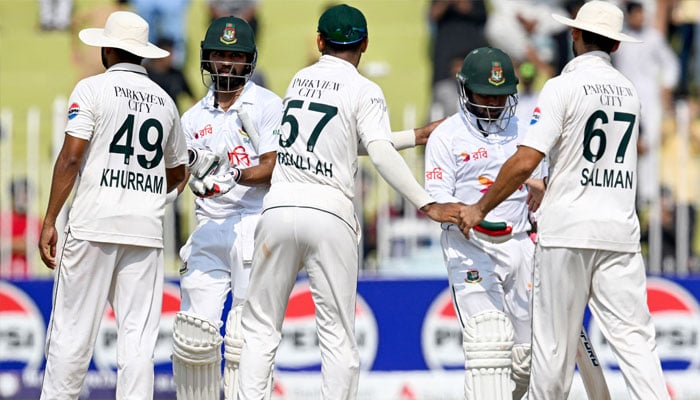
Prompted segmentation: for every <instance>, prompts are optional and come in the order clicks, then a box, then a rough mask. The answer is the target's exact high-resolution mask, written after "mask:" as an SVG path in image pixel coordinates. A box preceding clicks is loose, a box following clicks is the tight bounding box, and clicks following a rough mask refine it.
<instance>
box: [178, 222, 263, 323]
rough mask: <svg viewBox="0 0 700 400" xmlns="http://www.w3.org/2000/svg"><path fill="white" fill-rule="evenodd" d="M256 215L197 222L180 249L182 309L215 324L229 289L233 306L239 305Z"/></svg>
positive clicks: (246, 272) (242, 296)
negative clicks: (182, 263) (183, 266)
mask: <svg viewBox="0 0 700 400" xmlns="http://www.w3.org/2000/svg"><path fill="white" fill-rule="evenodd" d="M259 218H260V216H259V215H258V214H244V215H235V216H232V217H229V218H227V219H221V220H202V221H201V222H200V223H199V225H198V226H197V228H196V229H195V230H194V232H192V234H191V235H190V237H189V239H188V240H187V243H185V245H184V246H183V247H182V249H181V250H180V258H182V260H184V263H185V268H183V270H182V272H181V276H180V293H181V297H182V302H181V304H180V309H181V310H182V311H187V312H191V313H194V314H197V315H199V316H200V317H202V318H206V319H207V320H208V321H211V322H212V323H216V322H217V321H221V320H222V315H221V313H222V312H223V309H224V302H225V301H226V297H227V296H228V293H229V292H230V291H233V293H232V297H233V306H236V305H238V304H243V301H244V300H245V297H246V292H247V291H248V279H249V277H250V268H251V265H252V258H253V235H254V233H255V226H256V225H257V223H258V219H259ZM223 318H224V319H225V316H223Z"/></svg>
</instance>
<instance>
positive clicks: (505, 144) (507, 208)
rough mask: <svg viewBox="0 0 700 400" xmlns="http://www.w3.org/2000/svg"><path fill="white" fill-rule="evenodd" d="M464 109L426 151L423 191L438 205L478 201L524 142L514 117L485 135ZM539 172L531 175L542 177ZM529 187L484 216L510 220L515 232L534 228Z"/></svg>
mask: <svg viewBox="0 0 700 400" xmlns="http://www.w3.org/2000/svg"><path fill="white" fill-rule="evenodd" d="M474 124H475V122H473V120H469V119H468V117H467V115H466V114H465V113H464V111H462V110H460V111H459V112H457V113H456V114H454V115H452V116H451V117H449V118H448V119H447V120H445V121H444V122H443V123H442V124H440V125H439V126H438V127H437V128H435V130H434V131H433V133H432V134H431V135H430V139H429V140H428V144H427V146H426V149H425V189H426V190H427V192H428V193H429V194H430V196H431V197H433V198H434V199H435V200H436V201H437V202H439V203H448V202H461V203H465V204H474V203H476V202H477V201H479V199H480V198H481V197H482V196H483V195H484V193H486V191H488V190H489V188H490V187H491V185H492V184H493V183H494V181H495V180H496V176H498V172H499V171H500V170H501V166H502V165H503V163H505V162H506V160H508V158H509V157H510V156H511V155H513V153H515V151H516V149H517V146H518V144H520V142H522V140H523V136H524V133H525V130H524V129H522V128H521V129H518V121H517V118H513V120H511V121H510V123H509V124H508V127H507V128H506V130H504V131H503V132H501V133H499V134H497V133H491V134H489V135H488V136H484V135H483V134H482V133H481V132H480V131H479V130H477V128H476V127H475V126H474ZM539 175H540V170H539V169H538V170H537V174H534V175H533V178H540V176H539ZM527 195H528V191H527V185H524V184H523V185H520V187H518V188H517V189H516V190H515V192H514V193H513V194H512V195H510V196H509V197H508V198H507V199H506V200H504V201H503V202H502V203H501V204H499V205H498V206H497V207H496V208H494V209H493V210H491V211H490V212H489V213H488V215H486V218H485V220H487V221H491V222H506V223H507V224H508V225H510V226H512V227H513V233H520V232H526V231H528V230H529V229H530V222H529V220H528V209H527V202H526V200H527Z"/></svg>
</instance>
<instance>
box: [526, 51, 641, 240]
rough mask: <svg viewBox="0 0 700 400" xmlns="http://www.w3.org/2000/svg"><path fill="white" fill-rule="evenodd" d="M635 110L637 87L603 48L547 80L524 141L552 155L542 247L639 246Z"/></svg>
mask: <svg viewBox="0 0 700 400" xmlns="http://www.w3.org/2000/svg"><path fill="white" fill-rule="evenodd" d="M639 114H640V102H639V97H638V95H637V90H636V89H635V87H634V85H632V83H631V82H630V81H629V80H628V79H627V78H625V77H624V76H623V75H622V74H621V73H620V72H619V71H617V70H616V69H615V68H613V67H612V65H611V64H610V56H609V55H608V54H606V53H604V52H600V51H595V52H589V53H585V54H583V55H580V56H578V57H576V58H574V59H573V60H571V61H570V62H569V63H568V64H567V65H566V67H565V68H564V70H563V71H562V74H561V75H559V76H558V77H555V78H552V79H550V80H549V81H547V83H545V85H544V87H543V89H542V91H541V92H540V96H539V100H538V104H537V107H536V108H535V111H534V113H533V118H532V123H531V125H530V128H529V129H528V131H527V133H526V135H525V140H524V141H523V143H522V144H523V145H524V146H528V147H532V148H534V149H536V150H539V151H541V152H542V153H544V154H546V155H547V156H548V157H549V165H550V170H549V185H548V187H547V191H546V192H545V196H544V200H543V201H542V206H541V208H540V216H539V219H538V240H539V242H540V243H541V245H542V246H556V247H574V248H588V249H603V250H610V251H623V252H636V251H639V250H640V245H639V221H638V219H637V214H636V212H635V193H636V187H637V146H636V144H637V137H638V134H639Z"/></svg>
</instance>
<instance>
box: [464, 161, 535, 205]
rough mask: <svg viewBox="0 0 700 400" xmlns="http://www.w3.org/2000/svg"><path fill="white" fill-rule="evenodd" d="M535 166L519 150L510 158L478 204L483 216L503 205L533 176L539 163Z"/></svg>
mask: <svg viewBox="0 0 700 400" xmlns="http://www.w3.org/2000/svg"><path fill="white" fill-rule="evenodd" d="M539 161H540V160H537V162H536V163H534V164H533V162H534V160H532V159H530V158H529V157H528V155H526V154H524V153H523V152H521V151H520V149H518V151H517V152H516V153H515V154H514V155H513V156H512V157H510V158H509V159H508V160H507V161H506V162H505V164H503V166H502V167H501V170H500V171H499V173H498V176H497V177H496V181H495V182H494V183H493V185H491V187H490V188H489V190H488V191H487V192H486V193H485V194H484V195H483V196H482V197H481V199H480V200H479V201H478V202H477V203H476V207H477V208H479V210H480V211H481V213H482V215H484V216H485V215H486V214H488V213H489V212H490V211H491V210H493V209H494V208H496V206H497V205H499V204H501V202H503V200H505V199H507V198H508V196H510V195H511V194H513V192H515V189H517V188H518V187H519V186H520V185H522V184H523V183H524V182H525V181H526V180H527V179H528V178H529V177H530V175H532V171H534V169H535V167H536V166H537V163H539Z"/></svg>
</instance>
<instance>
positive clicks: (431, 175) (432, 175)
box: [425, 167, 442, 181]
mask: <svg viewBox="0 0 700 400" xmlns="http://www.w3.org/2000/svg"><path fill="white" fill-rule="evenodd" d="M425 180H427V181H432V180H440V181H441V180H442V168H440V167H435V168H433V169H431V170H430V171H425Z"/></svg>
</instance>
